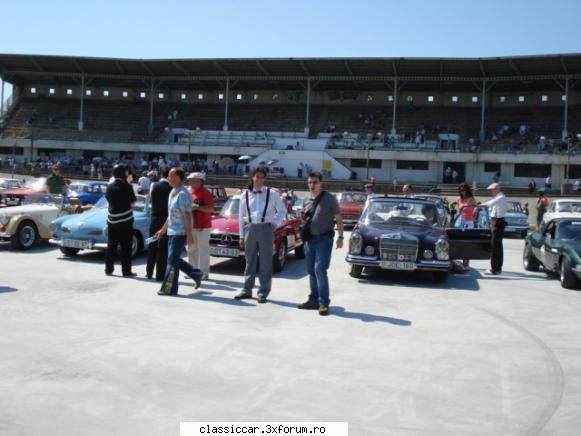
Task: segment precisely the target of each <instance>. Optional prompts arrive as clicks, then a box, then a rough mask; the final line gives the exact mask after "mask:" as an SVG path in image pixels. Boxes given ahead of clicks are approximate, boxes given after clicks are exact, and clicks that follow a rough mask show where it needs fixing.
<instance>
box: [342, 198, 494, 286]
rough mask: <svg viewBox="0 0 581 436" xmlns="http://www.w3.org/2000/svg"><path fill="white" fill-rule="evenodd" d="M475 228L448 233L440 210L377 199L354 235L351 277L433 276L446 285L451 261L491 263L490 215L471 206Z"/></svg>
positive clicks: (423, 204)
mask: <svg viewBox="0 0 581 436" xmlns="http://www.w3.org/2000/svg"><path fill="white" fill-rule="evenodd" d="M473 207H474V208H475V211H474V214H473V215H474V217H475V218H474V228H445V227H444V222H445V217H442V216H441V215H440V214H439V212H438V208H437V207H436V205H435V204H434V203H433V202H431V201H428V200H421V199H419V198H405V197H387V198H386V197H373V198H371V199H370V200H369V202H368V203H367V206H366V208H365V210H364V211H363V214H362V215H361V219H360V220H359V222H358V223H357V225H356V226H355V228H354V229H353V231H352V232H351V237H350V239H349V251H348V254H347V257H346V261H347V263H349V264H350V273H349V274H350V275H351V276H352V277H356V278H358V277H360V276H361V275H362V273H363V271H364V268H365V267H367V268H377V269H384V270H400V271H431V272H432V273H433V277H434V279H435V280H436V281H438V282H445V281H446V280H448V275H449V272H450V269H451V267H452V262H451V260H452V259H488V258H490V251H491V244H490V241H491V231H490V220H489V217H488V211H487V210H486V208H484V207H480V206H473Z"/></svg>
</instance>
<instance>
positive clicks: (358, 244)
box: [349, 233, 363, 254]
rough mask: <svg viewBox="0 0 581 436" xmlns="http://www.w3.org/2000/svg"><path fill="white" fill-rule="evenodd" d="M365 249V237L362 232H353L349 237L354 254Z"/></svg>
mask: <svg viewBox="0 0 581 436" xmlns="http://www.w3.org/2000/svg"><path fill="white" fill-rule="evenodd" d="M361 250H363V238H362V237H361V234H360V233H353V234H352V235H351V239H349V251H350V252H351V253H353V254H360V253H361Z"/></svg>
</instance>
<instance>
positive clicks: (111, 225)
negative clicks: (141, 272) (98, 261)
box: [105, 165, 136, 277]
mask: <svg viewBox="0 0 581 436" xmlns="http://www.w3.org/2000/svg"><path fill="white" fill-rule="evenodd" d="M113 177H114V180H113V181H112V182H111V183H109V185H107V192H106V193H105V197H106V198H107V201H108V202H109V214H108V216H107V231H108V236H107V254H106V258H105V274H107V275H108V276H110V275H112V274H113V270H114V268H115V266H114V265H115V258H116V257H117V247H118V246H121V272H122V274H123V277H133V276H135V275H136V274H135V273H134V272H132V271H131V241H132V239H133V209H132V208H131V206H132V205H133V203H135V200H136V199H135V193H134V192H133V187H132V186H131V184H129V183H127V168H126V167H125V166H124V165H115V167H114V168H113Z"/></svg>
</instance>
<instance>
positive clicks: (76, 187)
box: [69, 183, 91, 192]
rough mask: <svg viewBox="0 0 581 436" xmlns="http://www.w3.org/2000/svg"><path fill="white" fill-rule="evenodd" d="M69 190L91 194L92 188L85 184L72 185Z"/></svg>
mask: <svg viewBox="0 0 581 436" xmlns="http://www.w3.org/2000/svg"><path fill="white" fill-rule="evenodd" d="M69 190H71V191H75V192H91V186H89V185H87V184H85V183H71V184H70V185H69Z"/></svg>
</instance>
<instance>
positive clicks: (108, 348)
mask: <svg viewBox="0 0 581 436" xmlns="http://www.w3.org/2000/svg"><path fill="white" fill-rule="evenodd" d="M522 247H523V242H522V241H521V240H516V239H515V240H506V241H505V259H506V260H505V268H504V269H505V273H504V274H503V275H502V276H499V277H496V276H494V277H488V276H482V275H481V273H482V271H483V270H484V269H486V267H487V264H486V262H473V267H474V268H473V269H472V270H471V271H470V272H469V273H468V274H463V275H453V276H451V277H450V280H449V282H448V283H447V284H434V283H432V282H431V280H430V278H429V276H426V277H423V276H419V275H416V274H403V273H402V274H389V273H384V274H378V275H373V276H371V277H364V278H362V279H360V280H356V279H353V278H351V277H349V275H348V274H347V264H346V263H345V261H344V257H345V250H341V251H338V252H335V253H334V256H333V261H332V266H331V271H330V277H331V289H332V314H331V315H330V316H328V317H326V318H324V317H320V316H319V315H318V314H317V313H316V312H314V311H301V310H298V309H296V308H295V305H296V304H297V303H299V302H301V301H304V300H305V297H306V295H307V293H308V290H307V289H308V277H307V276H306V274H305V269H304V264H303V262H302V261H298V260H294V259H292V260H290V261H289V263H288V264H287V266H286V269H285V271H284V272H283V273H280V274H277V275H275V279H274V282H273V291H272V294H271V297H272V298H271V299H270V301H269V303H267V304H264V305H259V304H257V302H256V300H250V301H249V300H244V301H235V300H233V298H232V297H233V296H234V294H235V293H236V292H237V291H238V290H239V289H240V285H241V283H242V271H241V269H240V268H241V266H240V264H239V263H236V262H232V261H223V260H217V259H214V260H213V262H212V263H213V267H212V272H211V280H210V281H207V282H205V283H203V285H202V287H201V288H200V289H198V290H197V291H195V290H194V289H193V285H192V283H191V281H188V280H187V279H185V278H183V277H182V280H181V283H182V284H181V287H180V294H181V295H180V297H179V298H172V297H160V296H157V295H156V291H157V289H158V284H157V283H156V282H152V281H149V280H146V279H145V278H144V277H143V276H144V273H145V266H144V262H145V258H144V257H140V258H139V259H138V260H137V262H136V266H135V267H134V270H135V271H136V272H137V273H139V277H138V278H137V279H124V278H122V277H120V276H113V277H106V276H105V275H104V256H103V255H102V254H101V253H97V252H92V253H91V252H89V253H85V254H82V255H80V256H78V257H77V258H73V259H67V258H64V257H63V256H62V255H61V253H60V252H59V251H58V250H55V249H53V248H51V247H48V246H39V247H37V248H35V249H34V250H32V251H29V252H16V251H12V250H10V248H9V246H8V245H6V244H1V245H0V265H1V266H0V269H1V273H0V277H1V278H0V331H1V332H2V333H1V334H0V411H1V413H0V434H1V435H2V436H15V435H31V436H32V435H39V434H43V435H55V436H56V435H58V436H63V435H88V436H91V435H124V436H127V435H160V436H161V435H163V436H166V435H177V434H179V422H180V421H275V420H280V421H349V425H350V435H351V436H376V435H377V436H384V435H533V434H541V435H579V434H581V431H580V429H581V339H579V331H581V316H580V315H581V291H570V290H564V289H562V288H561V287H560V285H559V283H558V280H556V279H555V278H548V277H547V276H546V275H545V274H543V273H529V272H526V273H525V271H524V270H523V268H522V265H521V253H522ZM117 274H120V268H119V267H117Z"/></svg>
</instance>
